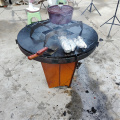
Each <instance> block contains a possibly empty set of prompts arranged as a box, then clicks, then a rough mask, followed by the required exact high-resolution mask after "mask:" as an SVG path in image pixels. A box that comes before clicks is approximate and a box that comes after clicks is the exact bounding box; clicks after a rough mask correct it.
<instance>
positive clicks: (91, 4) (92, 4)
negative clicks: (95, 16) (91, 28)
mask: <svg viewBox="0 0 120 120" xmlns="http://www.w3.org/2000/svg"><path fill="white" fill-rule="evenodd" d="M92 6H93V7H94V8H95V10H96V11H97V12H98V13H99V15H100V16H101V14H100V12H99V11H98V9H97V8H96V7H95V5H94V3H93V0H91V3H90V5H89V6H88V7H87V8H86V9H85V11H86V10H88V8H89V7H90V10H88V11H89V12H92ZM85 11H84V12H85ZM84 12H83V13H82V14H84ZM82 14H81V15H82Z"/></svg>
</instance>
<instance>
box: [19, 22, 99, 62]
mask: <svg viewBox="0 0 120 120" xmlns="http://www.w3.org/2000/svg"><path fill="white" fill-rule="evenodd" d="M78 22H79V21H71V22H70V23H69V24H65V25H56V24H53V23H51V22H50V21H49V20H45V21H40V22H36V23H33V24H31V25H28V26H26V27H24V28H23V29H22V30H21V31H20V32H19V34H18V36H17V43H18V45H19V48H20V50H21V51H22V52H23V53H24V54H25V55H26V56H29V55H32V54H34V53H36V52H37V51H39V50H40V49H42V48H44V43H45V42H46V41H47V43H46V44H47V46H50V44H51V43H53V42H57V44H58V49H57V51H56V52H55V53H54V54H52V55H48V54H46V53H44V54H43V55H42V56H39V57H37V58H35V59H34V60H37V61H39V62H43V63H50V64H66V63H72V62H76V61H78V60H81V59H84V58H86V57H87V56H89V55H90V54H91V53H92V52H93V51H94V50H95V48H96V47H97V46H98V35H97V33H96V31H95V30H94V29H93V28H92V27H90V26H88V25H86V24H83V31H82V34H81V37H82V38H83V40H84V42H85V43H86V44H87V46H88V47H87V48H86V49H81V48H76V49H75V51H74V52H71V53H69V54H66V53H65V52H64V50H63V49H62V47H61V45H60V43H59V39H58V36H60V35H66V37H67V38H71V39H73V38H75V37H77V36H78V35H79V33H80V31H81V27H80V26H79V25H77V23H78ZM73 24H76V26H74V25H73ZM69 26H72V27H69ZM64 28H65V29H64ZM58 33H59V34H58Z"/></svg>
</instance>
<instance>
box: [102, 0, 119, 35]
mask: <svg viewBox="0 0 120 120" xmlns="http://www.w3.org/2000/svg"><path fill="white" fill-rule="evenodd" d="M119 1H120V0H118V3H117V7H116V11H115V15H114V16H113V17H111V18H110V19H109V20H107V21H106V22H105V23H103V24H102V25H101V26H100V27H102V26H103V25H104V24H111V27H110V30H109V33H108V36H107V37H109V36H110V32H111V30H112V26H113V25H119V26H120V24H114V22H115V18H116V19H117V21H118V22H119V23H120V20H119V19H118V17H117V16H116V15H117V10H118V6H119ZM112 18H113V21H112V23H108V21H110V20H111V19H112Z"/></svg>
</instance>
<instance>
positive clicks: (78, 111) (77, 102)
mask: <svg viewBox="0 0 120 120" xmlns="http://www.w3.org/2000/svg"><path fill="white" fill-rule="evenodd" d="M70 92H71V97H72V98H71V101H70V102H69V103H68V104H67V105H66V106H65V107H66V108H67V109H68V111H67V113H68V114H71V117H70V118H69V119H70V120H79V119H80V117H81V115H82V101H81V98H80V96H79V94H78V93H77V92H76V91H75V90H71V91H70ZM68 94H69V92H68ZM64 114H65V113H64Z"/></svg>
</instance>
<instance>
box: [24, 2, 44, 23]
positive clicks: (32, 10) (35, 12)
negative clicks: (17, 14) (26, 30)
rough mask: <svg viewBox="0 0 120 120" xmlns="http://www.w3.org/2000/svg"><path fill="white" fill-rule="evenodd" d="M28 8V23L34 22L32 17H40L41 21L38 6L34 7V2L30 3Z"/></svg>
mask: <svg viewBox="0 0 120 120" xmlns="http://www.w3.org/2000/svg"><path fill="white" fill-rule="evenodd" d="M26 10H27V17H28V25H29V24H31V23H32V18H33V17H36V18H38V21H41V20H42V19H41V15H40V9H39V8H37V7H33V5H32V3H29V8H26Z"/></svg>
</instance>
